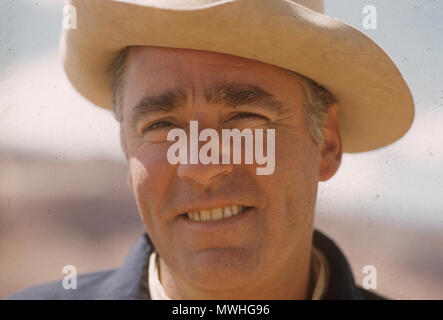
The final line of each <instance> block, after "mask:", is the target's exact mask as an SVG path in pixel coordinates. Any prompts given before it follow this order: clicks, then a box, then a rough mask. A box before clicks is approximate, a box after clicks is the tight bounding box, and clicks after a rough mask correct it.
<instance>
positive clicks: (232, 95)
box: [130, 82, 283, 127]
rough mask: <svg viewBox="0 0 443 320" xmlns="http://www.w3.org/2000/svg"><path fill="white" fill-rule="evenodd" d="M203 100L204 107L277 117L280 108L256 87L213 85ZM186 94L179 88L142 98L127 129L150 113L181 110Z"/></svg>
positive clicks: (280, 104)
mask: <svg viewBox="0 0 443 320" xmlns="http://www.w3.org/2000/svg"><path fill="white" fill-rule="evenodd" d="M205 99H206V102H208V103H214V104H219V103H223V104H225V105H226V106H227V107H229V108H232V109H239V108H241V107H242V106H245V105H254V106H257V107H260V108H263V109H266V110H269V111H271V112H276V113H279V114H280V113H281V112H282V110H283V104H282V103H281V102H280V101H278V100H277V99H276V98H275V97H274V95H273V94H271V93H269V92H267V91H265V90H264V89H262V88H261V87H259V86H257V85H251V84H245V83H238V82H215V83H213V84H211V85H209V86H207V87H206V88H205ZM186 100H187V93H186V91H185V90H184V89H182V88H175V89H170V90H166V91H165V92H162V93H160V94H155V95H151V96H146V97H144V98H143V99H142V100H141V101H140V102H139V103H138V104H137V105H136V106H135V107H133V109H132V111H131V116H130V123H131V126H133V127H134V126H135V125H136V124H137V122H138V121H139V120H141V119H142V118H143V117H146V116H147V115H148V114H151V113H169V112H172V111H173V110H175V109H176V108H178V107H180V106H183V105H184V104H185V102H186Z"/></svg>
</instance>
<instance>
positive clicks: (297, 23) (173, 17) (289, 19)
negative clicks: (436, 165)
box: [61, 0, 414, 152]
mask: <svg viewBox="0 0 443 320" xmlns="http://www.w3.org/2000/svg"><path fill="white" fill-rule="evenodd" d="M70 3H71V4H72V5H74V6H75V8H76V11H77V29H66V30H64V32H63V36H62V47H61V48H62V57H63V64H64V68H65V71H66V74H67V76H68V78H69V79H70V81H71V83H72V84H73V86H74V87H75V88H76V89H77V90H78V91H79V92H80V94H82V95H83V96H84V97H85V98H87V99H88V100H90V101H91V102H92V103H94V104H96V105H97V106H100V107H103V108H106V109H111V108H112V95H111V90H110V73H109V68H110V66H111V65H112V63H113V61H114V59H115V58H116V56H117V54H118V53H119V52H120V50H121V49H123V48H125V47H127V46H134V45H138V46H159V47H172V48H187V49H197V50H205V51H213V52H219V53H225V54H231V55H235V56H239V57H244V58H249V59H253V60H257V61H261V62H265V63H269V64H272V65H276V66H279V67H282V68H285V69H289V70H293V71H296V72H298V73H300V74H303V75H304V76H306V77H308V78H311V79H312V80H314V81H316V82H318V83H320V84H321V85H323V86H324V87H325V88H327V89H328V90H329V91H330V92H332V93H333V94H334V95H335V97H336V98H337V100H338V102H339V105H340V113H339V116H340V129H341V134H342V140H343V151H344V152H362V151H368V150H373V149H377V148H380V147H383V146H386V145H388V144H390V143H392V142H394V141H396V140H397V139H399V138H400V137H402V136H403V135H404V134H405V133H406V132H407V130H408V129H409V128H410V126H411V124H412V121H413V118H414V102H413V99H412V95H411V93H410V90H409V88H408V86H407V84H406V82H405V80H404V79H403V77H402V75H401V73H400V71H399V70H398V68H397V66H396V65H395V63H394V62H393V61H392V60H391V58H390V57H389V56H388V55H387V54H386V53H385V52H384V50H383V49H382V48H381V47H380V46H378V45H377V44H376V43H375V42H374V41H373V40H371V39H370V38H369V37H368V36H366V35H365V34H363V33H361V32H360V31H358V30H357V29H355V28H353V27H352V26H350V25H348V24H346V23H344V22H342V21H340V20H337V19H334V18H331V17H329V16H327V15H324V14H321V13H317V12H314V11H311V10H309V9H307V8H305V7H303V6H301V5H298V4H296V3H294V2H291V1H286V0H280V1H257V0H237V1H235V0H234V1H229V0H228V1H220V2H217V3H214V4H212V5H204V6H190V7H183V6H180V7H174V6H169V7H161V8H160V7H154V6H147V5H141V4H130V3H122V2H116V1H109V0H94V1H91V0H71V1H70Z"/></svg>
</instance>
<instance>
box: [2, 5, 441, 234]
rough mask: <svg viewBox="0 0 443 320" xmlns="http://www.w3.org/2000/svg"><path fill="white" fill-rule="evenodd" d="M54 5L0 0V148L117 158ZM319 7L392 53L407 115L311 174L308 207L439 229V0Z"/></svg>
mask: <svg viewBox="0 0 443 320" xmlns="http://www.w3.org/2000/svg"><path fill="white" fill-rule="evenodd" d="M366 5H373V6H374V7H375V8H376V10H377V29H375V30H366V29H364V28H363V24H362V21H363V19H364V17H365V14H363V12H362V10H363V7H364V6H366ZM62 7H63V1H61V0H14V1H12V0H2V1H1V2H0V17H1V19H0V157H1V156H2V154H3V155H4V154H7V153H17V152H19V153H25V154H40V155H43V156H46V157H50V158H54V159H59V160H60V161H62V160H65V161H75V160H77V159H84V158H90V157H96V158H111V159H115V160H118V161H124V158H123V154H122V152H121V149H120V144H119V138H118V125H117V122H116V121H115V120H114V119H113V117H112V115H111V114H110V113H109V112H107V111H104V110H102V109H100V108H95V107H93V106H92V105H91V104H90V103H88V102H87V101H86V100H85V99H84V98H82V97H81V96H80V95H79V94H78V93H77V92H76V91H75V90H74V89H73V88H72V87H71V85H70V84H69V82H68V80H67V79H66V76H65V75H64V73H63V69H62V66H61V61H60V57H59V53H58V41H59V36H60V31H61V17H62ZM325 11H326V14H329V15H331V16H334V17H336V18H339V19H341V20H343V21H345V22H347V23H349V24H351V25H353V26H354V27H356V28H358V29H359V30H361V31H362V32H364V33H366V34H367V35H368V36H370V37H371V38H373V39H374V40H375V41H376V42H377V43H378V44H380V45H381V46H382V47H383V48H384V49H385V51H386V52H387V53H388V54H389V55H390V56H391V57H392V59H393V60H394V61H395V63H396V64H397V66H398V67H399V69H400V71H401V72H402V74H403V76H404V78H405V79H406V82H407V83H408V85H409V87H410V89H411V91H412V94H413V97H414V101H415V105H416V117H415V119H414V123H413V125H412V127H411V129H410V131H409V132H408V133H407V134H406V135H405V136H404V137H403V138H402V139H400V140H399V141H398V142H396V143H394V144H392V145H390V146H387V147H384V148H381V149H379V150H376V151H370V152H364V153H360V154H345V155H344V156H343V160H342V165H341V168H340V169H339V171H338V173H337V174H336V175H335V176H334V177H333V178H332V179H330V180H329V181H327V182H324V183H320V187H319V197H318V209H317V211H318V212H319V214H323V215H327V214H332V213H334V214H337V213H340V212H343V215H360V216H363V217H373V216H376V217H378V218H380V219H385V220H386V221H388V222H391V223H399V224H403V225H405V226H406V225H407V226H414V227H417V228H421V227H423V228H437V229H441V228H443V127H442V126H441V123H443V79H442V77H441V75H442V74H443V62H442V59H441V56H442V54H443V40H442V39H443V36H442V35H443V24H442V23H441V21H442V19H443V1H440V0H415V1H412V0H377V1H374V0H373V1H362V0H325ZM277 165H278V164H277ZM350 190H352V192H350Z"/></svg>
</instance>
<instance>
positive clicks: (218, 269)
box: [181, 248, 260, 290]
mask: <svg viewBox="0 0 443 320" xmlns="http://www.w3.org/2000/svg"><path fill="white" fill-rule="evenodd" d="M186 260H187V261H186V263H181V266H182V267H184V268H183V270H182V272H184V273H185V275H186V277H187V278H188V279H189V280H190V281H192V282H193V283H195V284H196V285H197V286H199V287H202V288H205V289H208V290H230V289H235V288H238V287H242V286H245V285H248V283H251V282H256V280H257V276H258V273H259V272H258V271H259V266H260V263H259V259H258V254H256V253H255V254H254V253H251V252H250V251H249V250H246V249H244V248H241V249H240V248H211V249H205V250H202V251H199V252H197V253H193V254H192V257H188V258H187V259H186Z"/></svg>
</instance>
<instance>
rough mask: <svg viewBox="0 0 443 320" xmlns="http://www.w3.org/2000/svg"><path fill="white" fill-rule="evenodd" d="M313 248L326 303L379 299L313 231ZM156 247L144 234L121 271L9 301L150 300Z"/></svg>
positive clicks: (28, 292)
mask: <svg viewBox="0 0 443 320" xmlns="http://www.w3.org/2000/svg"><path fill="white" fill-rule="evenodd" d="M313 241H314V245H315V246H316V247H317V248H318V249H320V251H321V252H322V253H323V254H324V255H325V257H326V259H327V260H328V263H329V268H330V278H329V284H328V289H327V293H326V295H325V296H324V299H356V300H360V299H380V298H382V297H380V296H378V295H376V294H375V293H372V292H369V291H367V290H364V289H361V288H359V287H358V286H356V284H355V281H354V277H353V275H352V272H351V268H350V266H349V264H348V262H347V260H346V258H345V256H344V255H343V253H342V252H341V251H340V249H339V248H338V247H337V246H336V245H335V243H334V242H333V241H332V240H330V239H329V238H327V237H326V236H325V235H324V234H322V233H321V232H319V231H317V230H316V231H314V240H313ZM152 251H153V245H152V242H151V240H150V239H149V237H148V235H147V234H146V233H144V234H143V235H142V236H141V237H140V238H139V239H138V240H137V242H136V243H135V245H134V246H133V247H132V249H131V251H130V252H129V254H128V255H127V257H126V260H125V262H124V263H123V265H122V266H121V267H120V268H119V269H113V270H106V271H100V272H95V273H89V274H84V275H80V276H78V278H77V289H70V290H66V289H64V288H63V285H62V280H59V281H55V282H51V283H46V284H42V285H37V286H34V287H30V288H28V289H25V290H23V291H20V292H17V293H15V294H13V295H12V296H10V297H9V298H8V299H57V300H59V299H63V300H68V299H116V300H121V299H125V300H127V299H150V296H149V290H148V286H147V284H148V281H147V279H148V274H147V272H148V263H149V255H150V254H151V252H152Z"/></svg>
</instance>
